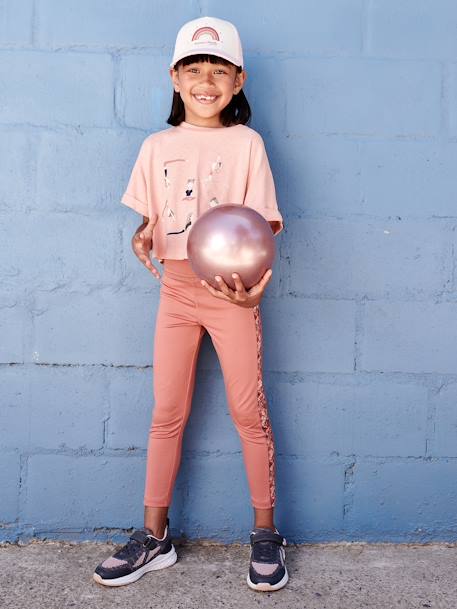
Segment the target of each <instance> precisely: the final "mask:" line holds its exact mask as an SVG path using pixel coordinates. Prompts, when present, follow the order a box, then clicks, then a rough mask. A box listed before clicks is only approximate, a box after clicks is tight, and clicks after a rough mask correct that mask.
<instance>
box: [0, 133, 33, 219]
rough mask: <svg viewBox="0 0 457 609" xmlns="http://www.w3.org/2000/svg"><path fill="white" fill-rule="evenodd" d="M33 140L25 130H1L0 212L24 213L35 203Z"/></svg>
mask: <svg viewBox="0 0 457 609" xmlns="http://www.w3.org/2000/svg"><path fill="white" fill-rule="evenodd" d="M35 148H36V137H35V136H34V135H33V134H32V133H27V132H26V131H13V130H12V129H2V130H1V131H0V158H1V159H2V163H1V166H0V211H13V210H14V211H19V210H21V211H24V210H25V209H27V208H29V207H31V206H32V205H33V204H34V200H35V173H36V171H35Z"/></svg>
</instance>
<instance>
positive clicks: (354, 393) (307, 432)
mask: <svg viewBox="0 0 457 609" xmlns="http://www.w3.org/2000/svg"><path fill="white" fill-rule="evenodd" d="M273 396H274V399H273V400H271V406H270V416H271V420H272V426H273V431H274V435H275V439H276V448H277V451H278V453H281V454H284V455H289V456H294V455H299V456H305V457H307V458H312V457H313V456H320V457H324V456H331V455H333V454H336V455H337V456H340V455H343V456H350V455H360V456H368V455H371V456H392V457H408V456H423V455H425V435H426V420H427V388H426V387H423V386H420V385H413V384H406V383H396V382H393V381H388V380H387V379H386V380H382V381H380V382H377V381H373V382H370V383H366V384H355V383H354V384H352V383H351V384H341V383H337V382H335V383H332V384H330V383H317V382H312V381H309V382H300V383H298V382H297V383H290V382H287V381H281V380H279V381H276V382H275V384H274V388H273Z"/></svg>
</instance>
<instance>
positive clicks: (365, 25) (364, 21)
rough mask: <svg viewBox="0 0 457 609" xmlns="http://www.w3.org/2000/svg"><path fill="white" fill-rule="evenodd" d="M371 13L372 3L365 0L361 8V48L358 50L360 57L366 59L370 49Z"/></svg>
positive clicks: (369, 0)
mask: <svg viewBox="0 0 457 609" xmlns="http://www.w3.org/2000/svg"><path fill="white" fill-rule="evenodd" d="M371 13H372V1H371V0H365V1H364V3H363V7H362V18H361V25H362V45H361V46H362V48H361V50H360V52H361V55H362V57H368V56H369V52H370V47H371Z"/></svg>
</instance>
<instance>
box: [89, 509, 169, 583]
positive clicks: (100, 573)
mask: <svg viewBox="0 0 457 609" xmlns="http://www.w3.org/2000/svg"><path fill="white" fill-rule="evenodd" d="M169 524H170V523H169V519H168V518H167V524H166V527H165V531H164V535H163V537H162V539H158V538H157V537H154V535H151V534H150V532H149V531H148V529H137V530H136V531H134V532H133V534H132V535H130V537H129V541H128V542H127V543H126V544H125V545H124V546H123V547H122V548H121V549H120V550H118V551H117V552H116V553H115V554H113V555H112V556H111V557H110V558H107V559H106V560H105V561H104V562H102V563H101V564H99V565H98V567H97V568H96V569H95V572H94V579H95V581H96V582H97V583H99V584H103V585H104V586H124V585H125V584H131V583H132V582H135V581H136V580H137V579H140V577H141V576H142V575H144V574H145V573H147V572H148V571H156V570H157V569H164V568H165V567H170V566H171V565H173V564H174V563H175V562H176V560H177V558H178V557H177V555H176V551H175V548H174V546H173V544H172V543H171V536H170V531H169Z"/></svg>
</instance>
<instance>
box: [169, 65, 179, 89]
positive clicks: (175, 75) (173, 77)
mask: <svg viewBox="0 0 457 609" xmlns="http://www.w3.org/2000/svg"><path fill="white" fill-rule="evenodd" d="M169 72H170V78H171V81H172V83H173V88H174V90H175V92H176V93H179V82H178V73H177V72H176V70H175V69H174V68H170V69H169Z"/></svg>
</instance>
